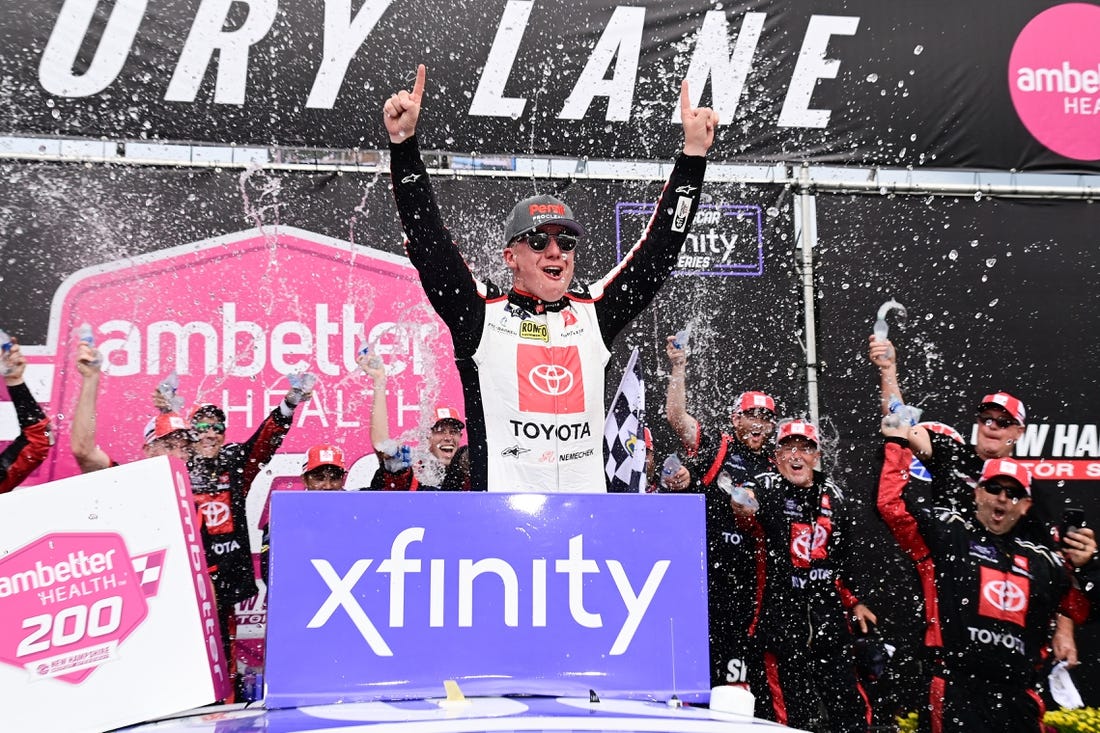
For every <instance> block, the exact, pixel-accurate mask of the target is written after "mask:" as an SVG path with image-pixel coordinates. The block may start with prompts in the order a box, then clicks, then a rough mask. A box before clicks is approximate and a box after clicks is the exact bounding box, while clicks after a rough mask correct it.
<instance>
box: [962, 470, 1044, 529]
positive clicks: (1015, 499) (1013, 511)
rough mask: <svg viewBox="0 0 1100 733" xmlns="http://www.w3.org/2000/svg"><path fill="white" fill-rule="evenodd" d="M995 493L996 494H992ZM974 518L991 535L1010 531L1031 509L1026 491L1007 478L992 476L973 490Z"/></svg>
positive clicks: (1016, 482) (1017, 483)
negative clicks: (975, 507) (975, 509)
mask: <svg viewBox="0 0 1100 733" xmlns="http://www.w3.org/2000/svg"><path fill="white" fill-rule="evenodd" d="M994 492H996V493H994ZM974 504H975V505H976V506H977V512H976V514H975V516H976V517H977V519H978V521H979V522H981V523H982V526H983V527H985V528H986V529H987V530H989V531H990V532H992V533H993V534H1005V533H1007V532H1010V531H1012V528H1013V527H1015V526H1016V523H1017V522H1019V521H1020V518H1021V517H1023V516H1024V515H1025V514H1027V510H1028V509H1030V508H1031V499H1030V498H1029V497H1028V496H1027V491H1026V490H1025V489H1024V487H1023V486H1022V485H1021V484H1020V483H1019V482H1018V481H1016V480H1014V479H1011V478H1009V477H1008V476H993V477H992V478H990V479H988V480H986V481H983V482H982V483H980V484H978V486H976V487H975V488H974Z"/></svg>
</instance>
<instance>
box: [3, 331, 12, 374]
mask: <svg viewBox="0 0 1100 733" xmlns="http://www.w3.org/2000/svg"><path fill="white" fill-rule="evenodd" d="M11 345H12V342H11V336H9V335H8V333H7V331H2V330H0V375H2V376H5V377H6V376H8V375H9V374H11V364H10V363H9V362H8V358H9V357H10V356H11Z"/></svg>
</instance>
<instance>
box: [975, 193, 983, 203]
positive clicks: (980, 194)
mask: <svg viewBox="0 0 1100 733" xmlns="http://www.w3.org/2000/svg"><path fill="white" fill-rule="evenodd" d="M974 200H975V201H981V200H982V192H981V191H975V192H974Z"/></svg>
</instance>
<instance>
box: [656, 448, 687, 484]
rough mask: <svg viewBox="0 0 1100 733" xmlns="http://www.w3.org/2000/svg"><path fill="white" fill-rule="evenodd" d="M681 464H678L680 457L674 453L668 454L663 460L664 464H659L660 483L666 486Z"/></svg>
mask: <svg viewBox="0 0 1100 733" xmlns="http://www.w3.org/2000/svg"><path fill="white" fill-rule="evenodd" d="M683 465H684V464H683V463H681V462H680V456H678V455H676V454H675V453H669V454H668V457H667V458H665V462H664V463H662V464H661V483H662V484H664V485H665V486H668V480H669V479H670V478H672V477H673V476H675V475H676V472H677V471H679V470H680V469H681V468H682V467H683Z"/></svg>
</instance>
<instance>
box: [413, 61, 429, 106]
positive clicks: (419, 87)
mask: <svg viewBox="0 0 1100 733" xmlns="http://www.w3.org/2000/svg"><path fill="white" fill-rule="evenodd" d="M425 76H426V71H425V69H424V64H420V65H419V66H417V67H416V82H414V83H413V90H412V98H413V101H414V102H419V101H420V98H421V97H422V96H424V77H425Z"/></svg>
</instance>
